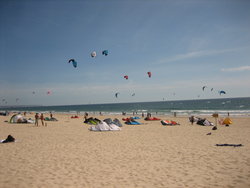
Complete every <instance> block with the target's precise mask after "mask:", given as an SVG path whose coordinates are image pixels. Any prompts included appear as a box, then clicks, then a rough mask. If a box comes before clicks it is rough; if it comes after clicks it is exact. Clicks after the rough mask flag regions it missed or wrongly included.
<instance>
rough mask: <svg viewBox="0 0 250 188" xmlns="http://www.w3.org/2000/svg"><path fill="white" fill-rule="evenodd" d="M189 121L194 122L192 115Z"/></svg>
mask: <svg viewBox="0 0 250 188" xmlns="http://www.w3.org/2000/svg"><path fill="white" fill-rule="evenodd" d="M190 122H191V124H192V125H193V124H194V116H191V117H190Z"/></svg>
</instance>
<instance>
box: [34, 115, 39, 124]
mask: <svg viewBox="0 0 250 188" xmlns="http://www.w3.org/2000/svg"><path fill="white" fill-rule="evenodd" d="M38 120H39V114H38V113H36V115H35V125H36V126H38Z"/></svg>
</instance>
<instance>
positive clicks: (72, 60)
mask: <svg viewBox="0 0 250 188" xmlns="http://www.w3.org/2000/svg"><path fill="white" fill-rule="evenodd" d="M71 62H72V65H73V67H75V68H76V67H77V62H76V61H75V60H74V59H70V60H69V62H68V63H71Z"/></svg>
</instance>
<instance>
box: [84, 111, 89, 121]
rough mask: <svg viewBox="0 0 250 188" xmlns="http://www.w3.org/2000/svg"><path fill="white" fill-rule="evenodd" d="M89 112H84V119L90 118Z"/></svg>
mask: <svg viewBox="0 0 250 188" xmlns="http://www.w3.org/2000/svg"><path fill="white" fill-rule="evenodd" d="M88 116H89V114H88V113H87V112H85V113H84V120H87V119H88Z"/></svg>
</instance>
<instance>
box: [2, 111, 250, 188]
mask: <svg viewBox="0 0 250 188" xmlns="http://www.w3.org/2000/svg"><path fill="white" fill-rule="evenodd" d="M45 116H49V115H48V114H46V115H45ZM54 116H55V117H56V118H57V119H58V120H59V121H57V122H47V127H44V126H42V125H41V122H39V126H38V127H36V126H34V124H10V123H8V122H5V121H8V120H9V119H10V117H11V116H0V130H1V131H0V139H2V140H3V139H5V138H6V137H7V136H8V135H9V134H11V135H12V136H14V137H15V138H16V142H15V143H5V144H3V143H2V144H0V147H1V149H0V155H1V161H0V169H1V173H0V187H1V188H13V187H15V188H28V187H29V188H32V187H34V188H35V187H36V188H38V187H40V188H46V187H48V188H57V187H58V188H64V187H65V188H67V187H72V188H78V187H79V188H83V187H86V188H104V187H107V188H109V187H110V188H116V187H117V188H118V187H119V188H134V187H137V188H157V187H161V188H167V187H170V188H172V187H173V188H175V187H190V188H191V187H192V188H193V187H199V188H201V187H204V188H205V187H206V188H213V187H219V188H224V187H228V188H231V187H237V188H247V187H250V181H249V178H250V144H249V143H250V136H249V135H250V117H232V118H231V119H232V120H233V124H232V125H230V126H229V127H225V126H222V125H218V130H211V129H212V127H211V126H199V125H196V124H194V125H191V124H190V122H189V121H188V117H173V116H171V117H163V116H161V117H160V118H161V119H163V120H167V119H168V120H170V119H172V120H175V121H177V122H179V123H180V125H178V126H162V125H161V123H160V121H145V120H143V119H140V120H139V122H141V123H142V125H125V124H123V125H124V126H123V127H122V130H121V131H108V132H92V131H89V130H88V128H89V127H90V125H87V124H84V123H83V116H80V118H79V119H71V118H70V117H71V115H67V114H55V115H54ZM29 117H31V118H33V119H34V114H28V115H27V118H29ZM95 117H96V118H98V119H101V120H103V119H105V118H107V117H109V118H112V119H113V118H118V119H119V120H120V121H121V122H122V120H121V119H122V118H123V117H124V116H121V115H115V116H114V115H113V116H105V115H104V116H95ZM207 118H208V119H209V120H211V121H212V122H214V118H212V117H207ZM209 132H211V133H212V134H211V135H207V133H209ZM216 144H243V146H242V147H232V146H215V145H216Z"/></svg>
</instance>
